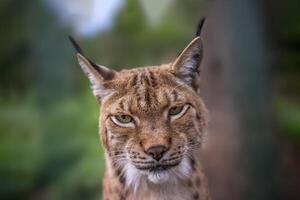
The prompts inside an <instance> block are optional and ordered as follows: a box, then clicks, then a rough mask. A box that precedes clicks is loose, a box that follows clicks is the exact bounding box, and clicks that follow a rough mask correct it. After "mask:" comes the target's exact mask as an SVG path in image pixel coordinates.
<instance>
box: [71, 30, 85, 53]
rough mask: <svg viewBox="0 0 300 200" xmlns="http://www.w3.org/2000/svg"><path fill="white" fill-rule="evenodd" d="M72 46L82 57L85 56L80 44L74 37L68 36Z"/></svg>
mask: <svg viewBox="0 0 300 200" xmlns="http://www.w3.org/2000/svg"><path fill="white" fill-rule="evenodd" d="M68 38H69V40H70V42H71V44H72V45H73V47H74V48H75V50H76V52H77V53H80V54H81V55H83V52H82V49H81V48H80V46H79V44H78V43H77V42H76V41H75V39H74V38H73V37H72V36H70V35H69V36H68Z"/></svg>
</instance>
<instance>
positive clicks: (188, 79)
mask: <svg viewBox="0 0 300 200" xmlns="http://www.w3.org/2000/svg"><path fill="white" fill-rule="evenodd" d="M202 57H203V45H202V40H201V38H200V37H196V38H195V39H194V40H192V42H191V43H190V44H189V45H188V46H187V47H186V48H185V49H184V50H183V52H182V53H181V54H180V55H179V57H178V58H177V59H176V60H175V62H174V63H173V64H172V72H173V73H174V74H175V75H176V76H177V77H178V78H179V79H181V80H182V81H183V82H185V83H186V84H188V85H190V86H191V87H192V88H193V89H194V90H195V91H197V92H198V90H199V81H200V64H201V60H202Z"/></svg>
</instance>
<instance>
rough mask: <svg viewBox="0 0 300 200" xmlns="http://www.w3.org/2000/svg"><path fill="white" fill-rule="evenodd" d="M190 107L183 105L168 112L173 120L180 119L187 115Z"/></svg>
mask: <svg viewBox="0 0 300 200" xmlns="http://www.w3.org/2000/svg"><path fill="white" fill-rule="evenodd" d="M188 108H189V105H187V104H186V105H183V106H174V107H171V108H170V109H169V111H168V115H169V116H170V117H171V118H172V119H178V118H179V117H181V116H182V115H184V114H185V113H186V111H187V110H188Z"/></svg>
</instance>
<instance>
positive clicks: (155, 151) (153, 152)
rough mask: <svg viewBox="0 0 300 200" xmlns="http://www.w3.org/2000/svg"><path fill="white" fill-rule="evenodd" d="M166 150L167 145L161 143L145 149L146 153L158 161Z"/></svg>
mask: <svg viewBox="0 0 300 200" xmlns="http://www.w3.org/2000/svg"><path fill="white" fill-rule="evenodd" d="M166 151H167V147H165V146H163V145H155V146H152V147H150V148H148V149H147V150H146V153H147V154H148V155H150V156H151V157H152V158H153V159H155V160H157V161H159V160H160V159H161V158H162V157H163V155H164V153H165V152H166Z"/></svg>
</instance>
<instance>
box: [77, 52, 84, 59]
mask: <svg viewBox="0 0 300 200" xmlns="http://www.w3.org/2000/svg"><path fill="white" fill-rule="evenodd" d="M76 57H77V59H84V56H83V55H82V54H81V53H76Z"/></svg>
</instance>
